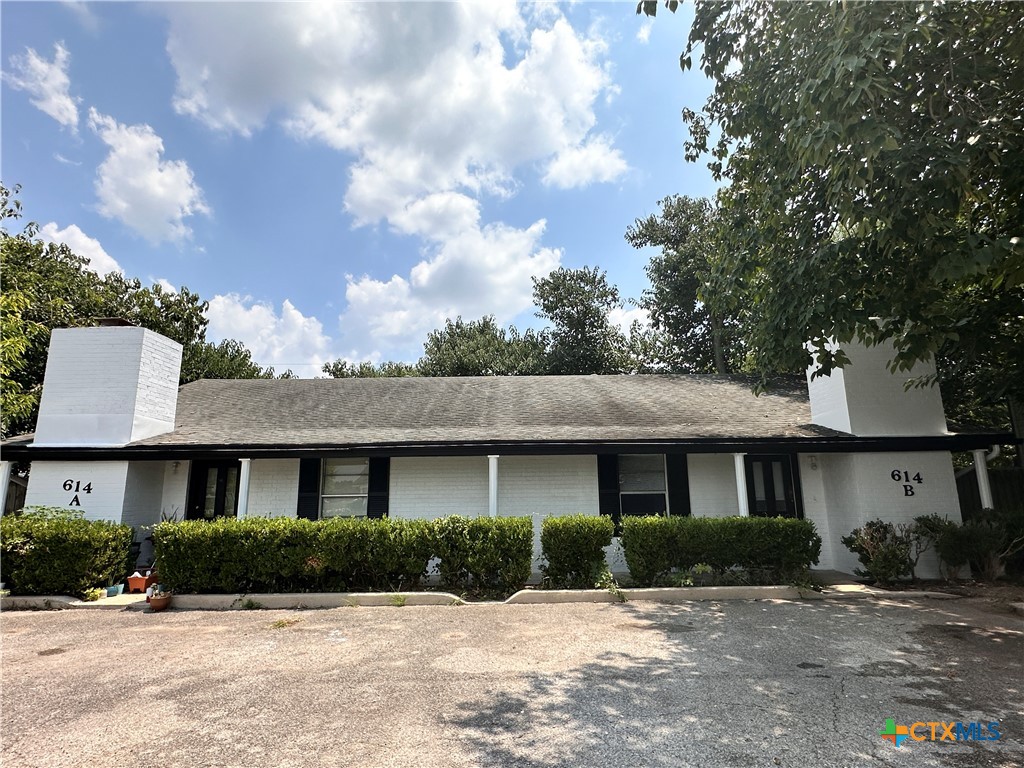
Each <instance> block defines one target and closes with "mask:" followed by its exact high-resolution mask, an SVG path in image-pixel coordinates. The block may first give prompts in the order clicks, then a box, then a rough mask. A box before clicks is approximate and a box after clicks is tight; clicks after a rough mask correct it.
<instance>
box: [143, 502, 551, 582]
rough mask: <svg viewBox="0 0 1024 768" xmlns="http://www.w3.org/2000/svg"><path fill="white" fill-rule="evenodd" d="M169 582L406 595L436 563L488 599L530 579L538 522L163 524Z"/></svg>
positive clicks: (164, 573) (158, 542) (445, 578)
mask: <svg viewBox="0 0 1024 768" xmlns="http://www.w3.org/2000/svg"><path fill="white" fill-rule="evenodd" d="M153 543H154V545H155V547H156V557H157V570H158V572H159V574H160V582H161V583H162V584H164V585H165V586H167V587H168V588H169V589H172V590H174V591H176V592H197V593H204V592H220V593H232V592H241V593H248V592H309V591H325V592H349V591H353V592H354V591H397V590H402V589H407V588H413V587H416V586H417V585H418V584H419V581H420V579H421V578H422V577H423V576H424V575H425V573H426V570H427V564H428V562H429V561H430V559H431V558H432V557H435V556H436V557H438V558H440V573H441V578H442V582H443V583H444V584H445V586H447V587H449V588H455V589H459V590H460V591H462V590H473V591H476V592H480V593H490V592H495V591H498V592H509V591H514V590H515V589H518V588H519V587H521V586H522V585H523V583H524V582H525V581H526V579H528V578H529V576H530V568H531V564H532V556H533V529H532V524H531V521H530V519H529V518H496V519H490V518H473V519H467V518H461V517H450V518H442V519H440V520H436V521H433V522H430V521H426V520H393V519H388V518H384V519H380V520H361V519H353V518H331V519H328V520H318V521H312V520H303V519H294V518H285V517H279V518H246V519H244V520H235V519H219V520H211V521H206V520H191V521H185V522H181V523H176V522H164V523H160V524H159V525H157V526H156V527H155V528H154V530H153Z"/></svg>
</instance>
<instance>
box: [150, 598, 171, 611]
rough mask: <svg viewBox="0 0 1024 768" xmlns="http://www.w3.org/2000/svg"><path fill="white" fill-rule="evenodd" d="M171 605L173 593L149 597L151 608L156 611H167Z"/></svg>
mask: <svg viewBox="0 0 1024 768" xmlns="http://www.w3.org/2000/svg"><path fill="white" fill-rule="evenodd" d="M170 607H171V595H164V596H163V597H151V598H149V608H150V610H152V611H153V612H155V613H158V612H160V611H166V610H167V609H168V608H170Z"/></svg>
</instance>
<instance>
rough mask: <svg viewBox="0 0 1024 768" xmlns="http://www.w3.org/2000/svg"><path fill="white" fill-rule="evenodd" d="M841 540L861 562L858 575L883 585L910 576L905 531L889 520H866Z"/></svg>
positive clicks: (910, 563)
mask: <svg viewBox="0 0 1024 768" xmlns="http://www.w3.org/2000/svg"><path fill="white" fill-rule="evenodd" d="M840 541H842V542H843V544H844V545H845V546H846V548H847V549H848V550H850V551H851V552H853V553H854V554H855V555H857V559H858V560H860V563H861V565H863V566H864V568H863V569H861V568H858V569H856V570H855V572H856V574H857V575H858V576H864V577H865V578H869V579H873V580H874V581H877V582H878V583H879V584H883V585H886V584H892V583H893V582H894V581H897V580H898V579H901V578H903V577H905V576H909V575H910V573H911V571H912V570H913V565H912V562H911V554H910V552H911V543H910V538H909V536H908V535H907V531H906V530H905V529H897V527H896V526H895V525H893V524H892V523H887V522H884V521H882V520H869V521H868V522H866V523H864V525H863V526H861V527H860V528H855V529H854V530H853V531H852V532H851V533H850V535H849V536H843V537H842V538H841V539H840Z"/></svg>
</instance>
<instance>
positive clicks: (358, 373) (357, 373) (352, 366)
mask: <svg viewBox="0 0 1024 768" xmlns="http://www.w3.org/2000/svg"><path fill="white" fill-rule="evenodd" d="M322 370H323V372H324V373H326V374H327V375H328V376H330V377H331V378H332V379H391V378H398V377H402V376H419V375H420V372H419V369H418V368H417V367H416V366H415V365H412V364H410V363H396V362H392V361H390V360H389V361H387V362H384V363H381V364H380V365H374V364H373V363H371V362H369V361H366V362H362V363H350V362H348V361H347V360H342V359H340V358H339V359H338V360H335V361H334V362H333V363H324V365H323V369H322Z"/></svg>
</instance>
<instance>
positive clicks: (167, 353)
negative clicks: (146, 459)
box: [34, 326, 182, 446]
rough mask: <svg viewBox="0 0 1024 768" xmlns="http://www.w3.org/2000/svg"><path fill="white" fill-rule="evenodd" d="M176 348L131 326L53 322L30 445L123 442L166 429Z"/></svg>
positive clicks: (174, 389)
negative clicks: (55, 325)
mask: <svg viewBox="0 0 1024 768" xmlns="http://www.w3.org/2000/svg"><path fill="white" fill-rule="evenodd" d="M181 351H182V348H181V345H180V344H178V343H177V342H176V341H172V340H171V339H168V338H167V337H165V336H161V335H160V334H159V333H154V332H153V331H148V330H146V329H145V328H137V327H134V326H113V327H112V326H106V327H99V328H60V329H54V331H53V332H52V334H51V336H50V353H49V357H48V358H47V361H46V376H45V378H44V380H43V395H42V400H41V402H40V404H39V419H38V420H37V422H36V434H35V440H34V445H37V446H43V445H46V446H113V445H125V444H126V443H130V442H133V441H135V440H141V439H143V438H146V437H152V436H154V435H160V434H163V433H165V432H170V431H172V430H173V429H174V414H175V409H176V408H177V403H178V377H179V375H180V371H181Z"/></svg>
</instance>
